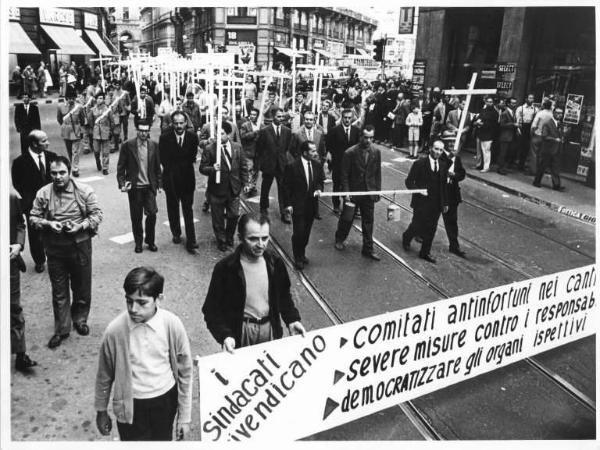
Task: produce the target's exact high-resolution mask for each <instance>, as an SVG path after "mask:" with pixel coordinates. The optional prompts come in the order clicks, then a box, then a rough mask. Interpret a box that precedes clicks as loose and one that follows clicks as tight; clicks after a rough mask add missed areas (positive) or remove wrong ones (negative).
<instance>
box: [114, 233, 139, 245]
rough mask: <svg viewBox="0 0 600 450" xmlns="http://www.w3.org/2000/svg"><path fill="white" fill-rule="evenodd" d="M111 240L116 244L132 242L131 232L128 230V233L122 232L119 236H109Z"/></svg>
mask: <svg viewBox="0 0 600 450" xmlns="http://www.w3.org/2000/svg"><path fill="white" fill-rule="evenodd" d="M110 240H111V241H113V242H116V243H117V244H120V245H123V244H127V243H129V242H133V240H134V238H133V233H132V232H131V231H130V232H129V233H125V234H122V235H121V236H114V237H111V238H110Z"/></svg>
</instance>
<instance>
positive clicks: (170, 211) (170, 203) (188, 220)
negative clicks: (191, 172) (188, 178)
mask: <svg viewBox="0 0 600 450" xmlns="http://www.w3.org/2000/svg"><path fill="white" fill-rule="evenodd" d="M165 196H166V197H167V216H168V217H169V227H170V228H171V234H172V235H173V236H178V237H179V236H181V219H180V217H179V203H180V202H181V213H182V214H183V223H184V224H185V237H186V240H187V241H186V244H187V245H188V246H190V245H192V244H195V243H196V230H195V228H194V211H193V209H192V205H193V204H194V191H191V192H183V193H179V192H176V190H175V189H172V188H165Z"/></svg>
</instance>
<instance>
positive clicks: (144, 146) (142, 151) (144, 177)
mask: <svg viewBox="0 0 600 450" xmlns="http://www.w3.org/2000/svg"><path fill="white" fill-rule="evenodd" d="M136 141H137V146H136V148H137V154H138V159H139V161H140V164H139V168H140V170H139V171H138V179H137V185H136V187H145V186H148V185H149V184H150V181H149V180H148V141H147V140H146V141H142V140H141V139H136Z"/></svg>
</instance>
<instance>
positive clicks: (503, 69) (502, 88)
mask: <svg viewBox="0 0 600 450" xmlns="http://www.w3.org/2000/svg"><path fill="white" fill-rule="evenodd" d="M516 73H517V64H516V63H507V62H499V63H498V64H496V89H497V90H498V94H500V95H505V96H508V95H511V94H512V90H513V83H514V81H515V76H516Z"/></svg>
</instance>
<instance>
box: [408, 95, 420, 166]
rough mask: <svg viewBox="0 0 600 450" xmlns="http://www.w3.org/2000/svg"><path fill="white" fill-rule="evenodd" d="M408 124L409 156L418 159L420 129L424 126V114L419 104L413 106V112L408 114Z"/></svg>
mask: <svg viewBox="0 0 600 450" xmlns="http://www.w3.org/2000/svg"><path fill="white" fill-rule="evenodd" d="M406 126H407V127H408V151H409V155H408V157H409V158H410V159H417V158H418V154H419V134H420V133H419V131H420V130H421V127H422V126H423V116H421V111H420V110H419V107H418V106H417V105H415V106H413V108H412V112H411V113H410V114H409V115H408V116H406Z"/></svg>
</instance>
